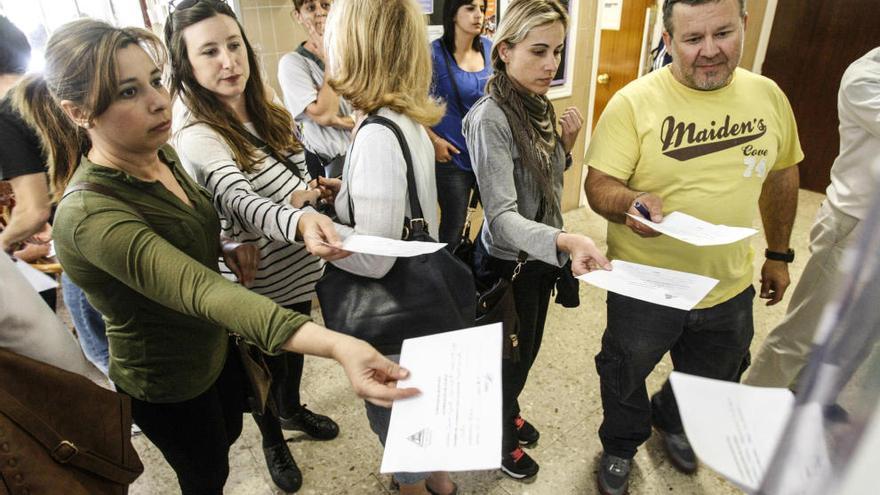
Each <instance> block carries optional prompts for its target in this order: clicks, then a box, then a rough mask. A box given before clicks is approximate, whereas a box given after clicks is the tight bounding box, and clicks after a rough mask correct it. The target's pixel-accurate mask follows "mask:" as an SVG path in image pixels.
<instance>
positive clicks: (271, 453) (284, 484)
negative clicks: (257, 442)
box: [263, 443, 303, 493]
mask: <svg viewBox="0 0 880 495" xmlns="http://www.w3.org/2000/svg"><path fill="white" fill-rule="evenodd" d="M263 455H265V456H266V466H268V467H269V475H270V476H271V477H272V481H274V482H275V485H276V486H277V487H278V488H280V489H282V490H284V491H285V492H287V493H294V492H296V491H297V490H299V489H300V487H301V486H302V484H303V477H302V472H300V470H299V468H298V467H297V466H296V461H294V460H293V456H292V455H290V449H288V448H287V444H286V443H281V444H279V445H273V446H271V447H263Z"/></svg>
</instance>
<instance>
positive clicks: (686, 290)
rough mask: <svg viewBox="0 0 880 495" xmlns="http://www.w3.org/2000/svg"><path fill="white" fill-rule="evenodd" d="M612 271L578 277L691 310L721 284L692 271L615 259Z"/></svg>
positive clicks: (596, 272) (666, 304)
mask: <svg viewBox="0 0 880 495" xmlns="http://www.w3.org/2000/svg"><path fill="white" fill-rule="evenodd" d="M611 267H612V268H613V269H612V270H611V271H608V270H596V271H593V272H590V273H585V274H583V275H581V276H579V277H578V278H579V279H581V280H583V281H584V282H587V283H588V284H591V285H595V286H596V287H599V288H600V289H605V290H607V291H610V292H615V293H617V294H621V295H624V296H627V297H632V298H634V299H640V300H642V301H647V302H650V303H654V304H660V305H662V306H669V307H671V308H677V309H683V310H686V311H690V310H691V309H693V307H694V306H696V305H697V303H699V302H700V301H702V300H703V298H704V297H706V294H708V293H709V291H710V290H712V288H713V287H715V285H716V284H718V280H716V279H714V278H709V277H704V276H702V275H695V274H693V273H687V272H679V271H675V270H668V269H666V268H657V267H654V266H648V265H640V264H638V263H630V262H628V261H621V260H613V261H612V262H611Z"/></svg>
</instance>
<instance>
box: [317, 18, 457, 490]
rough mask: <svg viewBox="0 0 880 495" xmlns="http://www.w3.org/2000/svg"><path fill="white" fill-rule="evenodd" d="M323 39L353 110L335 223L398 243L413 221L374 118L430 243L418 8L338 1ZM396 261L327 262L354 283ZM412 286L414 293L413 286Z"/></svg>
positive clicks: (418, 476) (446, 485) (428, 118)
mask: <svg viewBox="0 0 880 495" xmlns="http://www.w3.org/2000/svg"><path fill="white" fill-rule="evenodd" d="M324 36H325V43H326V47H327V51H328V53H327V59H328V63H329V75H330V85H331V86H332V88H333V89H334V90H335V91H336V92H337V93H338V94H339V95H341V96H342V97H343V98H345V99H346V100H348V101H350V102H351V104H352V105H353V106H354V108H355V110H356V112H357V114H356V116H357V118H356V122H355V135H354V137H353V141H352V144H351V146H350V147H349V151H348V154H347V155H346V161H345V167H344V168H343V175H342V188H341V190H340V192H339V194H338V196H337V198H336V211H337V213H338V214H339V219H340V222H342V223H346V224H349V225H353V226H354V227H353V229H354V231H355V232H357V233H358V234H368V235H374V236H381V237H386V238H390V239H401V237H402V236H403V234H402V231H403V226H404V222H405V219H406V218H411V216H412V211H411V208H410V205H409V203H408V198H409V195H408V194H407V184H408V180H407V162H406V159H405V155H404V152H403V149H402V145H401V143H400V142H398V139H397V137H396V136H395V133H394V131H392V130H391V129H390V128H388V127H386V126H385V125H379V124H369V125H364V122H365V120H366V119H367V117H368V116H378V117H380V118H385V119H388V120H389V121H390V122H391V123H392V124H393V125H394V126H396V127H397V128H399V130H400V133H401V135H402V139H403V140H404V143H405V145H406V146H407V147H408V148H409V151H410V156H411V162H412V163H411V164H412V172H413V174H412V175H413V177H412V178H413V182H414V188H415V192H416V193H417V196H418V200H419V203H420V205H421V206H422V210H423V214H424V221H425V222H426V223H427V228H428V229H429V231H430V233H431V234H432V237H433V238H435V239H436V233H437V230H436V229H437V209H436V207H435V205H436V203H437V186H436V183H435V180H434V147H433V146H432V145H431V140H430V139H429V138H428V134H427V132H426V131H425V127H426V126H431V125H434V124H436V123H437V122H438V121H439V120H440V118H441V117H442V116H443V107H442V106H441V105H439V104H437V103H436V102H435V101H433V100H432V99H431V98H430V97H429V94H428V89H429V86H430V84H431V55H430V53H429V51H428V45H427V43H425V40H426V39H427V28H426V26H425V20H424V17H423V13H422V8H421V7H420V6H419V5H418V4H417V3H416V2H415V0H336V1H335V2H334V3H333V8H332V9H331V10H330V16H329V18H328V20H327V29H326V32H325V34H324ZM372 118H375V117H372ZM340 232H341V233H344V232H343V231H340ZM396 261H397V259H396V258H393V257H384V256H372V255H364V254H352V255H351V256H349V257H347V258H344V259H340V260H337V261H334V262H333V264H334V265H335V267H338V268H339V269H341V270H345V271H347V272H350V273H352V274H354V275H358V276H361V277H369V278H373V279H381V278H383V277H385V276H386V275H387V274H388V273H389V272H390V271H391V269H392V268H393V267H394V265H395V262H396ZM334 269H335V268H334ZM328 270H331V267H328ZM413 284H414V285H415V286H418V281H417V280H414V281H413ZM319 287H320V286H319ZM438 297H440V296H438ZM402 338H403V337H400V340H402ZM394 357H396V356H392V358H394ZM366 407H367V417H368V419H369V421H370V426H371V427H372V429H373V431H374V432H375V433H376V434H377V435H378V436H379V440H380V441H381V442H382V443H383V444H384V442H385V437H386V435H387V433H388V422H389V419H390V411H388V410H383V409H380V408H377V407H375V406H373V405H372V404H367V405H366ZM393 483H394V484H395V485H398V484H399V487H400V492H401V493H406V494H426V493H442V494H449V493H455V492H456V490H457V487H456V486H455V484H454V483H452V481H451V480H450V479H449V475H448V474H447V473H445V472H435V473H395V474H394V480H393Z"/></svg>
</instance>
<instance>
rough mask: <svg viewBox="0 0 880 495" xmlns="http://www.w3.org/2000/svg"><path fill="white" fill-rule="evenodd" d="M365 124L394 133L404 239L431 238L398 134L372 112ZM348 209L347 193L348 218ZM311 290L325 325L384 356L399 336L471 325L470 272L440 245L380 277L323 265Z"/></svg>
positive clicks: (407, 153) (397, 264) (393, 351)
mask: <svg viewBox="0 0 880 495" xmlns="http://www.w3.org/2000/svg"><path fill="white" fill-rule="evenodd" d="M370 124H378V125H383V126H385V127H387V128H388V129H390V130H391V131H392V132H393V133H394V134H395V136H396V137H397V141H398V143H399V144H400V148H401V150H402V151H403V158H404V160H405V161H406V182H407V194H408V197H409V206H410V212H411V213H412V219H404V226H403V227H404V240H407V241H426V242H435V241H434V240H433V239H431V237H430V235H429V234H428V226H427V224H426V223H425V219H424V216H423V215H422V207H421V204H420V202H419V196H418V191H417V190H416V182H415V172H414V171H413V162H412V155H411V154H410V150H409V146H408V145H407V143H406V140H405V139H404V136H403V133H402V132H401V130H400V128H399V127H397V125H396V124H395V123H394V122H392V121H391V120H389V119H386V118H384V117H381V116H378V115H371V116H370V117H368V118H367V119H366V121H365V122H364V124H363V125H370ZM353 207H354V204H353V203H352V202H351V199H350V197H349V212H350V215H351V216H350V218H351V219H352V222H353V219H354V209H353ZM316 290H317V293H318V301H319V302H320V304H321V312H322V313H323V315H324V322H325V324H326V326H327V327H328V328H331V329H334V330H338V331H340V332H342V333H346V334H348V335H351V336H354V337H357V338H359V339H363V340H365V341H367V342H369V343H370V344H371V345H373V347H375V348H376V349H378V350H379V351H380V352H382V353H384V354H399V353H400V346H401V344H402V343H403V341H404V339H409V338H413V337H422V336H425V335H432V334H435V333H440V332H447V331H451V330H460V329H462V328H469V327H472V326H474V318H475V314H476V309H475V294H476V289H475V287H474V280H473V276H472V274H471V270H470V268H469V267H468V266H467V265H465V264H464V263H462V262H461V261H460V260H459V259H458V258H456V257H455V256H453V255H452V253H450V252H449V251H448V250H446V249H440V250H439V251H436V252H434V253H431V254H425V255H421V256H415V257H411V258H398V259H397V260H396V261H395V262H394V266H393V267H392V268H391V270H390V271H389V272H388V273H387V274H386V275H385V276H384V277H382V278H380V279H374V278H369V277H362V276H359V275H355V274H353V273H350V272H347V271H345V270H343V269H341V268H337V267H336V266H334V265H333V264H327V266H326V268H325V269H324V275H323V276H322V277H321V280H319V281H318V284H317V286H316Z"/></svg>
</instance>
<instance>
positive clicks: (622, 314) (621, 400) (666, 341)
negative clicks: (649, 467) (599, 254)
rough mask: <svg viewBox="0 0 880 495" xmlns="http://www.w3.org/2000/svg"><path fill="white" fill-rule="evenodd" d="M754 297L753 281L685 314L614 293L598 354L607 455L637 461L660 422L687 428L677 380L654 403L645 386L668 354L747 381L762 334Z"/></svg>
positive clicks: (696, 371) (705, 371)
mask: <svg viewBox="0 0 880 495" xmlns="http://www.w3.org/2000/svg"><path fill="white" fill-rule="evenodd" d="M754 297H755V289H754V287H751V286H750V287H748V288H747V289H746V290H744V291H742V292H741V293H739V294H738V295H737V296H735V297H733V298H731V299H729V300H727V301H725V302H723V303H721V304H718V305H716V306H712V307H711V308H703V309H694V310H691V311H682V310H679V309H675V308H669V307H666V306H660V305H657V304H652V303H648V302H644V301H640V300H637V299H632V298H629V297H626V296H621V295H619V294H615V293H612V292H609V293H608V327H607V328H606V329H605V334H604V335H603V336H602V350H601V351H600V352H599V354H598V355H597V356H596V370H597V371H598V372H599V383H600V388H601V394H602V408H603V409H604V418H603V420H602V425H601V426H600V427H599V438H600V439H601V440H602V446H603V448H604V449H605V452H606V453H608V454H611V455H615V456H618V457H623V458H632V457H633V456H634V455H635V453H636V449H638V447H639V445H641V444H642V443H643V442H644V441H645V440H647V439H648V437H650V436H651V425H652V424H653V425H654V426H656V427H658V428H659V429H661V430H663V431H665V432H668V433H681V432H683V431H684V430H683V428H682V426H681V418H680V417H679V414H678V405H677V404H676V402H675V396H674V395H673V393H672V387H671V386H670V385H669V380H667V381H666V383H664V384H663V387H662V388H661V389H660V391H659V392H657V393H656V394H654V396H653V397H651V400H650V401H649V400H648V392H647V389H646V388H645V378H647V376H648V375H649V374H650V373H651V371H652V370H653V369H654V366H656V364H657V363H658V362H660V359H661V358H662V357H663V355H664V354H666V352H667V351H668V352H670V354H671V356H672V364H673V367H674V369H675V370H676V371H680V372H682V373H689V374H692V375H697V376H703V377H706V378H714V379H718V380H726V381H732V382H736V381H739V378H740V376H741V375H742V373H743V371H745V366H747V363H748V356H749V354H748V353H749V344H750V343H751V341H752V335H753V334H754V325H753V320H752V300H753V299H754Z"/></svg>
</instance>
